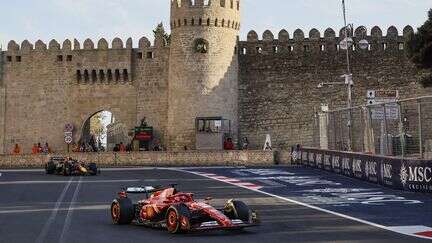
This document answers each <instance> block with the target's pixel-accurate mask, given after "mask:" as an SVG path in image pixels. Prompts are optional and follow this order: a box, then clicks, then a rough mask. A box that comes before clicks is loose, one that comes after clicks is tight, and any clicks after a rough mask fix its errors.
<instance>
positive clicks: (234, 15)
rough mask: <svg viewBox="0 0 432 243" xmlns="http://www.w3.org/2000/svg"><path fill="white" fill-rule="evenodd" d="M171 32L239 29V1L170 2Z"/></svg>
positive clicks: (182, 0)
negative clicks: (195, 29)
mask: <svg viewBox="0 0 432 243" xmlns="http://www.w3.org/2000/svg"><path fill="white" fill-rule="evenodd" d="M170 26H171V29H172V30H175V29H177V28H180V27H186V26H187V27H220V28H230V29H234V30H239V29H240V1H239V0H194V1H192V0H172V1H171V22H170Z"/></svg>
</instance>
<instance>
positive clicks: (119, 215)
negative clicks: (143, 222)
mask: <svg viewBox="0 0 432 243" xmlns="http://www.w3.org/2000/svg"><path fill="white" fill-rule="evenodd" d="M134 215H135V213H134V206H133V203H132V200H130V199H129V198H117V199H115V200H114V201H113V202H112V203H111V218H112V221H113V223H114V224H119V225H123V224H130V223H131V222H132V220H133V218H134Z"/></svg>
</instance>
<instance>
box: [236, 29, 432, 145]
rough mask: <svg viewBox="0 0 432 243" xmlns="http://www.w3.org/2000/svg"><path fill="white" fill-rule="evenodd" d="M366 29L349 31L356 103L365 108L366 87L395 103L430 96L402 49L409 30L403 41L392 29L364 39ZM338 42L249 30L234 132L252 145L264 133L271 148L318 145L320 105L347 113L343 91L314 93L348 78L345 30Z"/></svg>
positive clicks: (328, 34)
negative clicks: (394, 93) (388, 93)
mask: <svg viewBox="0 0 432 243" xmlns="http://www.w3.org/2000/svg"><path fill="white" fill-rule="evenodd" d="M365 30H366V28H365V27H363V26H362V27H359V28H357V29H356V30H355V33H354V38H353V39H354V41H355V45H354V47H353V49H352V50H350V57H351V67H352V73H353V79H354V82H355V86H354V89H353V103H354V104H355V105H364V104H366V93H367V90H370V89H372V90H373V89H376V90H383V89H384V90H386V89H389V90H399V91H400V96H401V98H411V97H416V96H420V95H425V94H431V91H432V90H431V89H424V88H422V87H421V86H420V85H419V84H418V83H417V82H416V81H417V80H416V70H415V68H414V66H413V65H412V63H411V62H410V61H409V60H408V58H407V57H406V53H405V50H404V43H405V41H406V37H407V36H408V34H409V33H410V32H413V29H412V27H410V26H407V27H405V28H404V29H403V32H402V34H401V35H400V34H399V32H398V30H397V29H396V28H395V27H390V28H389V29H388V30H387V34H386V35H383V33H382V30H381V29H380V28H379V27H373V28H372V29H371V31H370V34H367V31H365ZM338 36H339V37H338ZM338 36H336V32H335V31H334V30H333V29H327V30H326V31H325V33H324V36H322V35H321V34H320V32H319V31H318V30H316V29H313V30H311V31H310V32H309V38H305V34H304V32H303V31H302V30H300V29H298V30H296V31H295V32H294V35H293V37H292V38H290V36H289V34H288V32H287V31H286V30H282V31H280V32H279V34H278V37H277V38H275V37H274V35H273V34H272V33H271V32H270V31H265V32H264V33H263V35H262V39H259V38H258V35H257V33H256V32H255V31H250V32H249V34H248V36H247V41H240V42H239V52H240V54H239V67H240V68H239V97H240V98H239V107H240V108H239V111H240V114H239V116H240V134H241V136H246V137H248V138H249V141H250V142H251V145H252V147H255V148H258V147H260V146H263V144H264V141H265V135H266V134H267V133H269V134H271V135H272V139H273V143H274V144H275V145H276V146H282V147H285V148H287V147H288V146H292V145H293V144H296V143H301V144H304V145H307V146H317V145H319V141H317V139H318V134H317V133H316V132H317V131H318V129H317V126H318V124H317V123H315V121H317V119H316V118H315V115H316V112H318V111H319V110H320V107H321V104H328V105H329V107H330V109H334V108H341V107H346V100H347V91H346V89H347V87H346V85H334V86H324V87H323V88H318V84H319V83H321V82H341V81H344V80H343V79H342V78H340V76H341V75H343V74H345V73H346V50H341V49H340V47H339V43H340V41H342V39H343V37H344V36H345V35H344V29H342V30H340V32H339V35H338ZM341 36H342V38H341ZM363 39H366V40H368V42H369V44H370V45H369V47H368V48H367V49H365V50H363V49H360V48H359V45H358V44H359V41H360V40H363Z"/></svg>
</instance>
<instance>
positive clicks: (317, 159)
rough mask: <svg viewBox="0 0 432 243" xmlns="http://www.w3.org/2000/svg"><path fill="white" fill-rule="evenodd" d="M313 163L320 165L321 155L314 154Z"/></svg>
mask: <svg viewBox="0 0 432 243" xmlns="http://www.w3.org/2000/svg"><path fill="white" fill-rule="evenodd" d="M315 161H316V163H317V164H322V154H316V156H315Z"/></svg>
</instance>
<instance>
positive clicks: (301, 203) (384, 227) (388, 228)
mask: <svg viewBox="0 0 432 243" xmlns="http://www.w3.org/2000/svg"><path fill="white" fill-rule="evenodd" d="M173 170H174V169H173ZM178 171H183V172H187V173H190V174H194V175H198V176H202V177H206V178H210V179H213V180H216V181H220V182H224V183H227V184H230V185H233V186H237V187H241V188H244V189H247V190H250V191H254V192H257V193H261V194H264V195H267V196H271V197H275V198H278V199H281V200H284V201H287V202H290V203H294V204H297V205H301V206H303V207H307V208H311V209H314V210H317V211H321V212H324V213H328V214H332V215H335V216H338V217H342V218H345V219H349V220H353V221H356V222H359V223H363V224H367V225H370V226H374V227H377V228H380V229H384V230H388V231H391V232H395V233H399V234H403V235H408V236H413V237H417V238H423V239H428V240H430V239H431V238H429V237H424V236H419V235H414V234H409V233H404V232H400V231H395V228H393V227H387V226H384V225H380V224H376V223H373V222H370V221H367V220H363V219H359V218H355V217H352V216H349V215H345V214H341V213H337V212H334V211H331V210H327V209H323V208H319V207H317V206H313V205H310V204H307V203H303V202H299V201H296V200H292V199H289V198H286V197H282V196H278V195H275V194H272V193H268V192H264V191H260V190H258V189H254V188H249V187H247V186H242V185H239V184H235V183H232V182H229V181H224V180H220V179H216V178H213V177H210V176H207V175H206V174H205V173H204V174H201V173H198V172H193V171H188V170H178Z"/></svg>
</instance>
